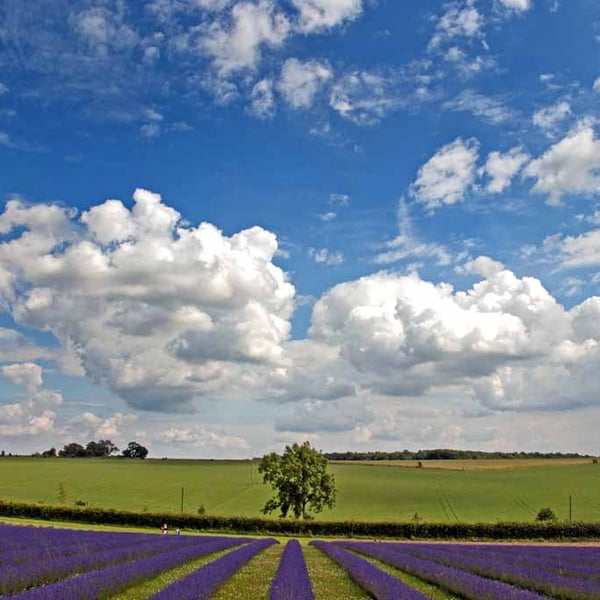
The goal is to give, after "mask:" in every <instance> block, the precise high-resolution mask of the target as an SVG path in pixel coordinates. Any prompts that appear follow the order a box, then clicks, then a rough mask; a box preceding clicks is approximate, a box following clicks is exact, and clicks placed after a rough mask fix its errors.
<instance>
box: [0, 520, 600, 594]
mask: <svg viewBox="0 0 600 600" xmlns="http://www.w3.org/2000/svg"><path fill="white" fill-rule="evenodd" d="M0 537H1V538H2V540H3V544H2V547H1V548H0V566H1V569H0V598H2V599H6V600H9V599H10V600H64V599H65V598H73V599H79V600H83V599H85V598H100V597H101V598H112V599H113V600H146V599H151V600H174V599H179V600H185V599H190V600H192V598H193V599H195V600H197V599H199V598H200V599H202V598H214V599H216V600H225V599H230V598H248V599H257V600H258V599H266V598H270V599H271V600H285V599H289V598H295V599H297V600H330V599H331V600H333V599H336V600H337V599H338V598H345V599H348V600H359V599H365V598H368V597H375V598H379V599H381V600H384V599H388V598H389V599H391V598H405V599H407V600H427V599H430V600H450V599H452V598H462V599H468V600H479V599H481V598H488V599H490V600H505V599H508V600H511V599H513V600H541V599H542V598H558V599H562V600H584V599H586V600H598V599H600V581H599V580H598V577H597V573H598V569H599V568H600V546H590V545H588V546H582V547H577V546H566V545H563V546H561V545H543V546H540V545H535V546H531V545H526V544H523V545H510V544H454V543H436V544H431V543H418V542H366V541H362V542H359V541H350V540H347V541H334V542H332V541H319V540H313V541H311V542H310V543H309V544H306V543H302V544H301V543H299V541H298V540H294V539H292V540H286V541H283V543H280V542H278V541H277V540H275V539H272V538H259V539H256V538H248V537H222V536H199V535H181V536H175V535H168V536H164V535H156V534H148V533H134V532H130V533H125V532H106V531H105V532H98V531H82V530H73V529H56V528H51V527H44V528H37V527H30V526H22V525H2V524H0Z"/></svg>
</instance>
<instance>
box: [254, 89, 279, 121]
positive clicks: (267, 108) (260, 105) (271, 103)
mask: <svg viewBox="0 0 600 600" xmlns="http://www.w3.org/2000/svg"><path fill="white" fill-rule="evenodd" d="M250 101H251V104H250V108H249V112H250V113H251V114H252V115H254V116H255V117H258V118H259V119H270V118H271V117H272V116H273V115H274V114H275V110H276V105H275V95H274V94H273V81H272V80H271V79H261V80H260V81H259V82H258V83H257V84H256V85H255V86H254V87H253V88H252V92H251V93H250Z"/></svg>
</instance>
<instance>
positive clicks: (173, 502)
mask: <svg viewBox="0 0 600 600" xmlns="http://www.w3.org/2000/svg"><path fill="white" fill-rule="evenodd" d="M444 462H447V463H450V462H452V461H444ZM468 462H469V465H468V466H470V467H471V468H469V469H467V468H465V470H464V471H463V470H455V469H454V470H452V469H445V468H432V466H431V465H429V464H427V465H425V466H424V468H403V467H395V466H393V465H391V466H390V465H379V464H371V465H365V464H354V463H343V464H340V463H337V464H332V465H331V471H332V472H333V474H334V475H335V478H336V484H337V488H338V496H337V503H336V506H335V508H334V509H333V510H330V511H326V512H324V513H321V514H320V515H316V518H317V519H321V520H357V521H408V520H411V519H413V518H414V517H415V515H417V516H418V518H419V519H420V520H422V521H426V522H458V521H461V522H497V521H521V522H523V521H532V520H533V519H534V518H535V515H536V514H537V512H538V511H539V510H540V508H543V507H550V508H551V509H552V510H553V511H554V512H555V513H556V515H557V516H558V518H559V519H561V520H566V519H567V518H568V517H569V496H571V501H572V517H573V519H574V520H579V521H598V520H600V465H598V464H593V463H592V462H591V461H589V460H588V461H585V462H579V463H577V464H564V463H561V462H560V461H559V463H558V464H553V463H548V461H543V460H542V461H541V462H540V463H539V464H540V466H532V465H531V464H525V465H520V464H519V461H510V462H511V463H513V465H514V466H513V468H506V467H504V468H492V469H482V468H481V466H482V463H486V462H487V461H468ZM529 463H530V461H529ZM257 466H258V465H257V462H256V461H175V460H145V461H128V460H117V459H110V460H93V459H36V458H2V459H0V481H2V486H1V487H0V500H14V501H20V502H44V503H46V504H54V505H57V504H67V505H72V504H74V503H76V502H79V503H83V502H85V503H87V505H89V506H99V507H104V508H115V509H121V510H131V511H146V510H147V511H151V512H171V513H173V514H176V513H179V512H180V511H181V492H182V488H183V510H184V512H185V513H189V514H197V511H198V508H199V507H200V506H203V507H204V508H205V510H206V513H207V514H212V515H224V516H231V515H236V516H247V517H258V516H261V514H260V509H261V507H262V506H263V505H264V503H265V501H266V500H267V499H268V498H269V497H270V488H269V487H268V486H265V485H263V484H262V481H261V478H260V475H259V474H258V470H257ZM272 516H273V518H277V515H276V514H273V515H272Z"/></svg>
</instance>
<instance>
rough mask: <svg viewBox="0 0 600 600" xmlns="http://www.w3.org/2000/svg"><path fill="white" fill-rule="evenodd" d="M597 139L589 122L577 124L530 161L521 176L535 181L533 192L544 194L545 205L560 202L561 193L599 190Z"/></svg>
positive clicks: (593, 192)
mask: <svg viewBox="0 0 600 600" xmlns="http://www.w3.org/2000/svg"><path fill="white" fill-rule="evenodd" d="M599 169H600V141H599V140H598V139H597V138H596V135H595V133H594V130H593V128H592V126H591V125H590V124H589V123H586V122H583V123H580V124H579V125H578V126H577V127H576V128H575V129H573V130H572V131H570V132H569V133H568V134H567V135H566V136H565V137H564V138H563V139H562V140H560V141H559V142H557V143H556V144H554V145H553V146H551V147H550V148H549V149H548V150H547V151H546V152H545V153H544V154H543V155H542V156H540V157H539V158H537V159H536V160H533V161H532V162H531V163H529V165H528V166H527V167H526V168H525V170H524V172H523V173H524V176H525V177H531V178H534V179H535V180H536V182H535V185H534V186H533V191H534V192H538V193H540V194H546V195H547V196H548V204H552V205H558V204H561V201H562V197H563V196H564V195H565V194H578V195H590V196H592V195H595V194H598V193H599V192H600V176H599V175H598V171H599Z"/></svg>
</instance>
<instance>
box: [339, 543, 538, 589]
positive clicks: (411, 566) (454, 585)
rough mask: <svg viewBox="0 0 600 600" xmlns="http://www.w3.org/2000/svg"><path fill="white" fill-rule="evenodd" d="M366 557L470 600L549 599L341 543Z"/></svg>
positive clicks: (384, 550)
mask: <svg viewBox="0 0 600 600" xmlns="http://www.w3.org/2000/svg"><path fill="white" fill-rule="evenodd" d="M342 543H343V547H345V548H350V549H352V550H355V551H357V552H360V553H361V554H365V555H366V556H371V557H373V558H377V559H379V560H382V561H383V562H385V563H387V564H389V565H392V566H393V567H396V568H398V569H401V570H402V571H405V572H406V573H410V574H411V575H415V576H416V577H419V578H421V579H424V580H425V581H429V582H430V583H434V584H436V585H440V586H441V587H443V588H445V589H447V590H449V591H450V592H453V593H456V594H460V595H461V596H463V597H464V598H468V599H469V600H481V599H482V598H485V599H486V600H542V599H544V598H546V596H540V595H539V594H537V593H535V592H532V591H529V590H524V589H519V588H516V587H514V586H511V585H508V584H506V583H503V582H501V581H493V580H491V579H486V578H484V577H480V576H478V575H473V574H472V573H467V572H465V571H463V570H460V569H456V568H453V567H449V566H445V565H442V564H440V563H437V562H434V561H431V560H425V559H422V558H418V557H416V556H413V555H411V554H409V553H407V552H401V551H399V550H397V549H394V548H391V547H389V546H388V545H387V544H381V543H373V542H342Z"/></svg>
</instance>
